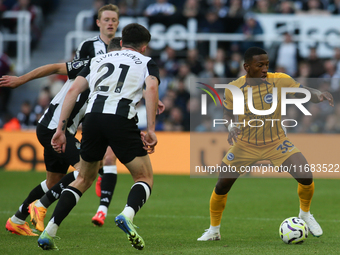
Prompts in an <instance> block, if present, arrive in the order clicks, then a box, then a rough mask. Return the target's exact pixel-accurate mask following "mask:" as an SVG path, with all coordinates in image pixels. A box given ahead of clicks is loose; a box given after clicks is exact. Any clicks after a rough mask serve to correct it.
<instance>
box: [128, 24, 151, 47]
mask: <svg viewBox="0 0 340 255" xmlns="http://www.w3.org/2000/svg"><path fill="white" fill-rule="evenodd" d="M150 40H151V35H150V32H149V31H148V30H147V29H146V28H145V27H143V26H142V25H139V24H137V23H131V24H129V25H127V26H125V27H124V28H123V31H122V41H123V43H122V44H123V45H122V46H123V47H128V46H130V47H133V48H139V47H140V46H142V45H144V44H148V43H149V42H150Z"/></svg>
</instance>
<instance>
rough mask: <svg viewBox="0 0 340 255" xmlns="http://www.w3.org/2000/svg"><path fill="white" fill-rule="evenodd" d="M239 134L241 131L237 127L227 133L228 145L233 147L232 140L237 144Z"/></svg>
mask: <svg viewBox="0 0 340 255" xmlns="http://www.w3.org/2000/svg"><path fill="white" fill-rule="evenodd" d="M239 134H241V130H240V129H239V128H238V127H232V128H231V129H230V131H229V135H228V143H229V144H230V145H234V142H233V140H234V141H235V143H237V137H238V135H239Z"/></svg>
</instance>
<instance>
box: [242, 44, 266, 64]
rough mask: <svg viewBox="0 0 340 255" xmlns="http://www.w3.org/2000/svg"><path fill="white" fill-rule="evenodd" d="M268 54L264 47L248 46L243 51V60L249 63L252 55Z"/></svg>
mask: <svg viewBox="0 0 340 255" xmlns="http://www.w3.org/2000/svg"><path fill="white" fill-rule="evenodd" d="M263 54H268V53H267V52H266V51H265V50H264V49H262V48H259V47H250V48H249V49H247V50H246V52H245V53H244V58H243V59H244V62H245V63H250V62H251V61H252V60H253V57H254V56H257V55H263Z"/></svg>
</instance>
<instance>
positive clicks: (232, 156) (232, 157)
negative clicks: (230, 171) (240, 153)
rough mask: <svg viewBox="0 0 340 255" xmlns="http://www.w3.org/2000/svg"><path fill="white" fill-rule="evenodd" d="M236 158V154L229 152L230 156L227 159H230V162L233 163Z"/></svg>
mask: <svg viewBox="0 0 340 255" xmlns="http://www.w3.org/2000/svg"><path fill="white" fill-rule="evenodd" d="M234 158H235V156H234V154H233V153H231V152H229V153H228V155H227V159H228V160H229V161H232V160H233V159H234Z"/></svg>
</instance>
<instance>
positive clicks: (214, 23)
mask: <svg viewBox="0 0 340 255" xmlns="http://www.w3.org/2000/svg"><path fill="white" fill-rule="evenodd" d="M197 30H198V31H197V32H198V33H223V32H224V24H223V21H222V19H221V18H219V17H218V14H217V12H216V11H214V10H208V11H207V12H206V14H205V16H204V18H203V19H201V20H199V21H198V28H197ZM198 49H199V52H200V53H201V54H202V55H203V56H204V57H205V56H207V55H208V54H209V41H199V42H198Z"/></svg>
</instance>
